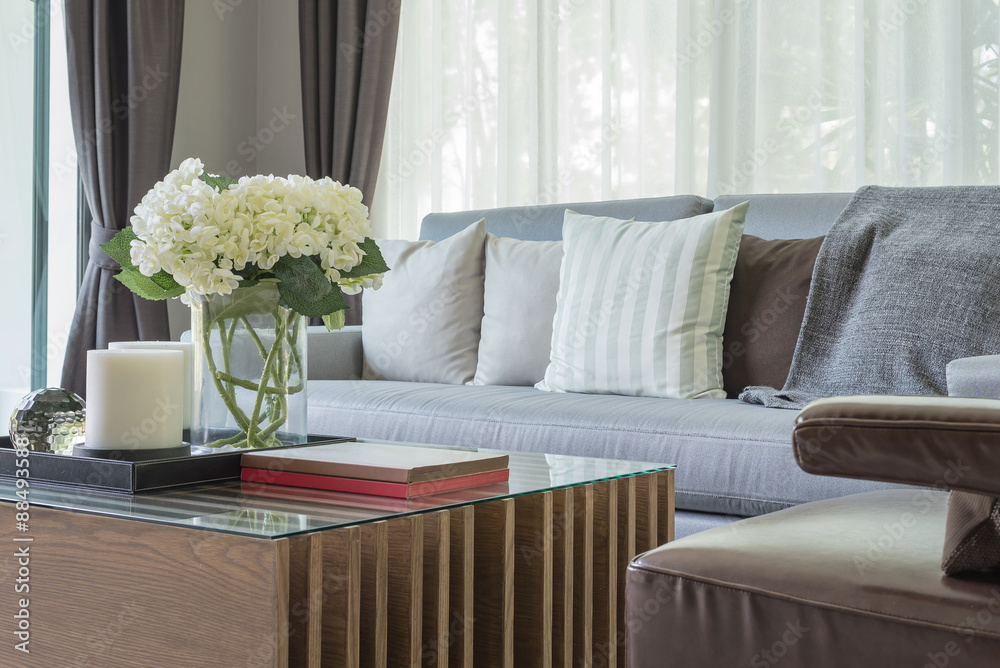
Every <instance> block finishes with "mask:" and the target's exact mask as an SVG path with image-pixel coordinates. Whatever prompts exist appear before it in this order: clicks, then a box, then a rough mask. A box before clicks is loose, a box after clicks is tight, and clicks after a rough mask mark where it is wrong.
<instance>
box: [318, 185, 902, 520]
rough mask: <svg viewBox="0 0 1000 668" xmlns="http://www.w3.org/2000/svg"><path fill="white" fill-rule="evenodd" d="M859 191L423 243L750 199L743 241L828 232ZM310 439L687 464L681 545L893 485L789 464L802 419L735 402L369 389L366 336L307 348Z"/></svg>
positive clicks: (373, 384)
mask: <svg viewBox="0 0 1000 668" xmlns="http://www.w3.org/2000/svg"><path fill="white" fill-rule="evenodd" d="M850 198H851V194H849V193H836V194H816V195H809V194H805V195H750V196H724V197H719V198H718V199H716V200H715V201H714V202H713V201H711V200H706V199H703V198H700V197H695V196H676V197H664V198H652V199H641V200H621V201H613V202H596V203H582V204H565V205H549V206H533V207H516V208H506V209H493V210H487V211H468V212H459V213H438V214H430V215H428V216H427V217H426V218H424V220H423V223H422V225H421V232H420V235H421V239H427V240H434V241H439V240H441V239H444V238H446V237H448V236H450V235H452V234H454V233H455V232H458V231H459V230H461V229H463V228H465V227H466V226H467V225H469V224H471V223H473V222H475V221H477V220H479V219H480V218H483V217H485V218H486V227H487V231H489V232H491V233H493V234H495V235H497V236H507V237H515V238H519V239H525V240H557V239H561V233H562V221H563V212H564V211H565V210H566V209H567V208H571V209H573V210H574V211H577V212H579V213H585V214H591V215H608V216H614V217H617V218H632V217H635V218H636V219H638V220H649V221H656V220H675V219H679V218H686V217H689V216H693V215H697V214H700V213H705V212H708V211H712V210H713V207H717V208H719V209H727V208H730V207H732V206H735V205H736V204H738V203H740V202H742V201H746V200H749V201H750V208H749V211H748V214H747V219H746V230H745V233H746V234H751V235H755V236H758V237H763V238H765V239H797V238H809V237H816V236H821V235H823V234H825V233H826V232H827V230H828V229H829V227H830V225H831V224H832V223H833V221H834V220H835V219H836V218H837V216H838V214H839V213H840V212H841V210H842V209H843V208H844V206H845V205H846V204H847V202H848V201H849V200H850ZM309 346H310V349H309V377H310V381H309V388H308V391H309V429H310V432H311V433H324V434H343V435H351V436H356V437H364V438H377V439H391V440H398V441H412V442H424V443H437V444H444V445H464V446H476V447H491V448H503V449H509V450H527V451H535V452H546V453H556V454H577V455H587V456H592V457H606V458H614V459H631V460H637V461H648V462H661V463H670V464H676V465H677V473H676V484H677V487H676V490H677V491H676V507H677V524H676V533H677V536H678V537H681V536H684V535H687V534H690V533H694V532H697V531H701V530H703V529H707V528H710V527H713V526H717V525H720V524H724V523H727V522H730V521H733V520H736V519H739V518H741V517H747V516H755V515H761V514H764V513H769V512H772V511H776V510H780V509H783V508H787V507H790V506H793V505H797V504H800V503H805V502H808V501H815V500H819V499H826V498H832V497H838V496H843V495H846V494H854V493H858V492H864V491H869V490H874V489H882V488H886V487H889V486H890V485H886V484H883V483H877V482H871V481H863V480H850V479H843V478H829V477H816V476H810V475H808V474H806V473H804V472H803V471H802V470H801V469H800V468H799V467H798V466H797V465H796V464H795V461H794V459H793V456H792V445H791V433H792V426H793V422H794V419H795V415H796V412H795V411H787V410H776V409H767V408H762V407H759V406H751V405H747V404H743V403H740V402H738V401H736V400H734V399H686V400H679V399H654V398H645V397H626V396H612V395H589V394H587V395H584V394H558V393H549V392H542V391H540V390H536V389H534V388H533V387H505V386H465V385H441V384H430V383H412V382H392V381H373V380H360V378H361V371H362V355H363V351H362V342H361V327H348V328H345V329H344V330H342V331H339V332H331V333H328V332H326V331H325V330H323V329H322V328H312V330H311V332H310V342H309Z"/></svg>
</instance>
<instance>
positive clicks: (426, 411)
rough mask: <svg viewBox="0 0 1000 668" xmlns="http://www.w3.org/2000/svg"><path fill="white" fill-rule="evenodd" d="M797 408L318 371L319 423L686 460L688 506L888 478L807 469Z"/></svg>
mask: <svg viewBox="0 0 1000 668" xmlns="http://www.w3.org/2000/svg"><path fill="white" fill-rule="evenodd" d="M794 419H795V413H794V412H792V411H775V410H769V409H766V408H762V407H760V406H751V405H749V404H742V403H740V402H738V401H735V400H732V399H658V398H648V397H624V396H617V395H590V394H588V395H579V394H563V393H552V392H542V391H539V390H536V389H534V388H532V387H509V386H502V385H481V386H451V385H441V384H434V383H410V382H394V381H361V382H359V381H349V380H345V381H335V380H317V381H310V382H309V431H310V432H311V433H314V434H331V435H344V436H354V437H359V438H378V439H389V440H397V441H410V442H417V443H419V442H423V443H437V444H442V445H465V446H474V447H489V448H501V449H507V450H520V451H532V452H547V453H552V454H572V455H583V456H590V457H605V458H610V459H630V460H635V461H648V462H656V463H663V464H676V465H677V473H676V499H677V507H678V508H683V509H686V510H698V511H703V512H712V513H725V514H731V515H743V516H747V515H759V514H761V513H767V512H772V511H775V510H780V509H782V508H787V507H789V506H791V505H795V504H798V503H803V502H806V501H813V500H815V499H824V498H830V497H834V496H842V495H844V494H852V493H855V492H861V491H868V490H872V489H882V488H885V487H886V486H887V485H886V484H885V483H875V482H869V481H864V480H850V479H846V478H827V477H817V476H811V475H809V474H807V473H805V472H803V471H802V470H801V469H799V467H798V466H797V465H796V464H795V459H794V457H793V456H792V446H791V434H792V424H793V421H794Z"/></svg>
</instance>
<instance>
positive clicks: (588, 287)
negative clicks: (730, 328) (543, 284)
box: [538, 204, 747, 399]
mask: <svg viewBox="0 0 1000 668" xmlns="http://www.w3.org/2000/svg"><path fill="white" fill-rule="evenodd" d="M746 210H747V207H746V204H743V205H739V206H736V207H734V208H732V209H728V210H726V211H719V212H714V213H707V214H703V215H700V216H694V217H693V218H686V219H684V220H676V221H672V222H637V221H625V220H616V219H613V218H607V217H595V216H585V215H580V214H577V213H574V212H572V211H567V212H566V222H565V224H564V226H563V248H564V256H563V262H562V269H561V271H560V277H559V293H558V295H557V298H556V317H555V321H554V322H553V332H552V351H551V359H550V362H549V366H548V368H547V369H546V371H545V378H544V380H542V382H541V383H539V384H538V388H539V389H542V390H548V391H554V392H589V393H598V394H626V395H632V396H646V397H672V398H678V399H684V398H722V397H725V396H726V394H725V391H724V390H723V389H722V330H723V326H724V324H725V318H726V306H727V304H728V301H729V283H730V280H731V279H732V274H733V266H734V265H735V263H736V254H737V251H738V249H739V245H740V238H741V235H742V232H743V216H744V215H745V214H746Z"/></svg>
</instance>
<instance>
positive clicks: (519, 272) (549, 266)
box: [473, 234, 563, 385]
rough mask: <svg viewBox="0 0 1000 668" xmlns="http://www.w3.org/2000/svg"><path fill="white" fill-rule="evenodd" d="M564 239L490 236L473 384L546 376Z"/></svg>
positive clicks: (510, 382)
mask: <svg viewBox="0 0 1000 668" xmlns="http://www.w3.org/2000/svg"><path fill="white" fill-rule="evenodd" d="M562 254H563V251H562V242H561V241H521V240H520V239H508V238H506V237H496V236H493V235H492V234H487V235H486V279H485V286H484V292H483V327H482V338H481V339H480V340H479V365H478V366H477V367H476V378H475V380H474V381H473V384H474V385H534V384H535V383H537V382H538V381H540V380H541V379H542V378H543V377H544V376H545V368H546V367H547V366H548V364H549V349H550V348H551V345H552V318H553V317H554V316H555V313H556V293H557V292H558V291H559V267H560V264H561V263H562Z"/></svg>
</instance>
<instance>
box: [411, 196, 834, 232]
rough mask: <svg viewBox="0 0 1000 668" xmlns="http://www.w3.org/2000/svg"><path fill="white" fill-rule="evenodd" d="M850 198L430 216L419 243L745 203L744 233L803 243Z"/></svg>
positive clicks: (691, 199)
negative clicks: (585, 218) (472, 232)
mask: <svg viewBox="0 0 1000 668" xmlns="http://www.w3.org/2000/svg"><path fill="white" fill-rule="evenodd" d="M852 196H853V193H815V194H794V195H722V196H720V197H717V198H716V200H715V202H714V203H713V202H712V200H707V199H705V198H703V197H698V196H696V195H676V196H673V197H651V198H646V199H625V200H615V201H606V202H581V203H577V204H545V205H538V206H513V207H506V208H502V209H481V210H479V211H456V212H452V213H429V214H427V215H426V216H424V220H423V223H422V224H421V225H420V238H421V239H424V240H429V241H441V240H442V239H446V238H448V237H450V236H451V235H453V234H455V233H456V232H458V231H460V230H463V229H465V228H466V227H468V226H469V225H470V224H472V223H474V222H476V221H477V220H479V219H480V218H484V217H485V218H486V231H487V232H491V233H493V234H495V235H497V236H498V237H513V238H515V239H524V240H532V241H552V240H556V239H562V224H563V214H564V212H565V211H566V209H572V210H573V211H576V212H577V213H586V214H590V215H592V216H613V217H615V218H623V219H628V218H633V217H634V218H635V219H636V220H649V221H656V220H677V219H679V218H689V217H691V216H696V215H698V214H701V213H708V212H709V211H712V210H713V207H714V208H715V209H720V210H721V209H728V208H730V207H734V206H736V205H737V204H739V203H740V202H745V201H747V200H749V201H750V209H749V210H748V211H747V225H746V233H747V234H753V235H754V236H758V237H762V238H764V239H806V238H810V237H818V236H822V235H824V234H826V232H827V230H829V229H830V226H831V225H832V224H833V221H834V220H836V219H837V216H839V215H840V212H841V211H843V209H844V207H845V206H847V203H848V202H849V201H850V200H851V197H852Z"/></svg>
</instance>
